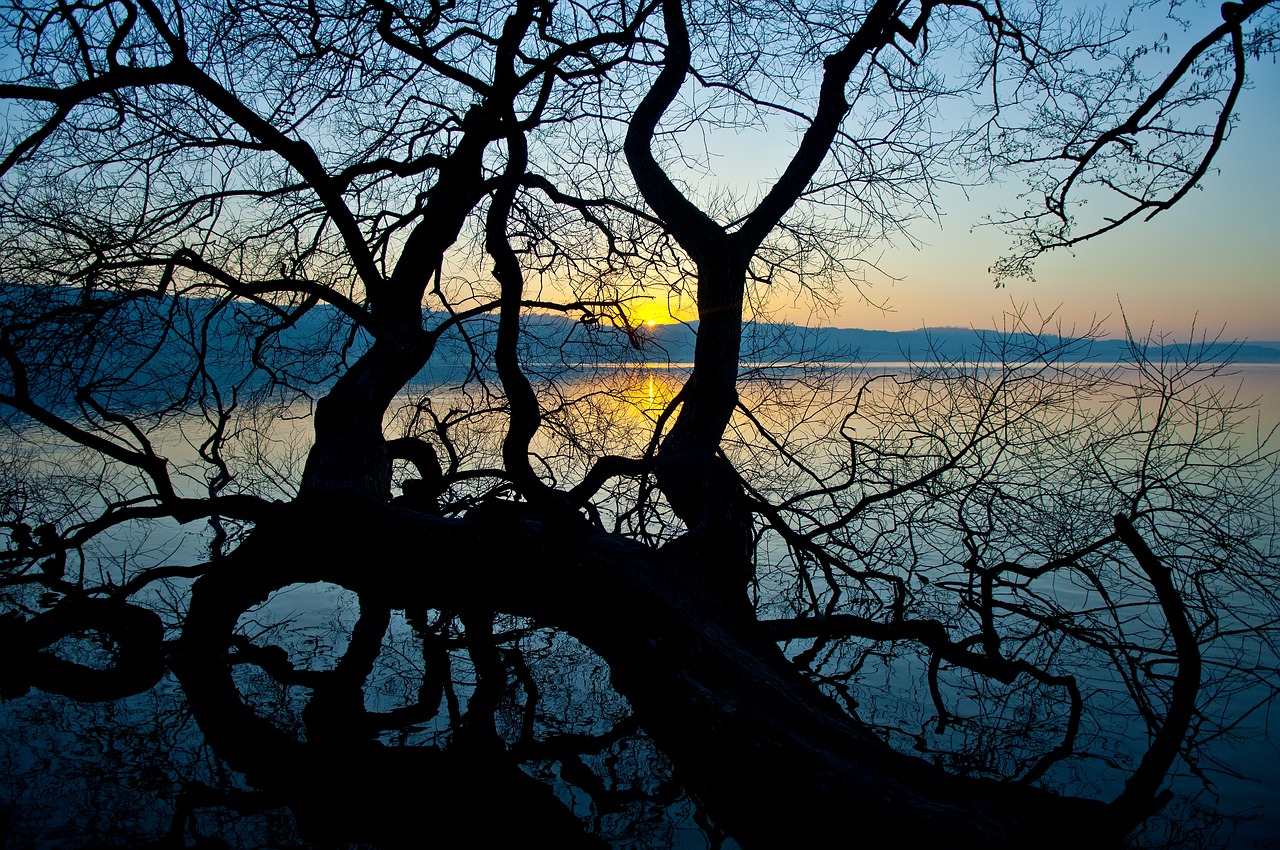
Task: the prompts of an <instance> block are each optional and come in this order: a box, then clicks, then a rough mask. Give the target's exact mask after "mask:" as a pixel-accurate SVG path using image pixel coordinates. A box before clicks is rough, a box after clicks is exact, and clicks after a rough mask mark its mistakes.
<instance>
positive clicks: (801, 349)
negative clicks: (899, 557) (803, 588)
mask: <svg viewBox="0 0 1280 850" xmlns="http://www.w3.org/2000/svg"><path fill="white" fill-rule="evenodd" d="M641 333H643V334H644V335H645V337H646V338H648V339H649V340H650V341H651V345H652V347H653V350H651V351H648V352H645V355H646V356H645V357H644V359H645V360H647V361H653V360H655V359H656V360H661V359H664V358H665V359H669V360H670V361H672V362H688V361H691V360H692V359H693V347H694V343H695V340H696V333H695V326H694V325H662V326H658V327H655V328H646V329H643V330H642V331H641ZM1047 348H1056V349H1057V350H1058V351H1059V355H1060V356H1059V359H1061V360H1063V361H1066V362H1079V363H1084V362H1101V363H1119V362H1125V361H1127V360H1132V359H1133V354H1132V351H1131V344H1130V343H1129V342H1128V341H1127V340H1124V339H1101V340H1091V339H1085V338H1078V337H1058V336H1051V335H1041V336H1039V337H1037V336H1033V335H1031V334H1022V333H1002V332H999V331H983V330H976V329H972V328H922V329H920V330H915V331H881V330H864V329H859V328H808V327H802V326H798V325H786V324H752V323H747V324H746V325H744V328H743V347H742V359H743V360H744V361H747V362H764V363H769V362H778V363H786V362H812V361H826V362H834V363H890V362H892V363H898V362H913V363H932V362H939V361H943V362H951V361H958V360H966V361H975V360H999V359H1001V357H1004V358H1006V359H1014V360H1017V359H1019V356H1020V355H1026V354H1028V353H1030V352H1033V351H1036V350H1045V349H1047ZM1144 350H1145V351H1146V353H1147V356H1148V357H1151V358H1153V359H1159V358H1160V357H1162V356H1163V357H1170V358H1177V359H1186V358H1187V357H1188V356H1191V355H1194V356H1196V357H1199V358H1200V359H1203V360H1209V361H1221V360H1227V359H1230V360H1232V361H1234V362H1237V363H1280V341H1276V342H1273V341H1261V342H1254V341H1245V342H1232V341H1219V342H1214V341H1211V340H1206V341H1204V342H1199V343H1191V344H1188V343H1185V342H1182V343H1169V344H1165V345H1159V344H1147V345H1146V346H1144Z"/></svg>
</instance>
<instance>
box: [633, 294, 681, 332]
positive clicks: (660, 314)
mask: <svg viewBox="0 0 1280 850" xmlns="http://www.w3.org/2000/svg"><path fill="white" fill-rule="evenodd" d="M626 312H627V319H628V321H629V322H630V323H631V326H632V327H642V328H656V327H658V326H659V325H670V324H673V323H675V322H679V321H683V320H685V319H686V318H687V317H685V316H684V312H685V311H684V310H683V309H682V305H679V304H673V303H672V302H671V300H670V299H668V298H665V297H650V298H636V299H633V300H631V301H628V302H627V304H626Z"/></svg>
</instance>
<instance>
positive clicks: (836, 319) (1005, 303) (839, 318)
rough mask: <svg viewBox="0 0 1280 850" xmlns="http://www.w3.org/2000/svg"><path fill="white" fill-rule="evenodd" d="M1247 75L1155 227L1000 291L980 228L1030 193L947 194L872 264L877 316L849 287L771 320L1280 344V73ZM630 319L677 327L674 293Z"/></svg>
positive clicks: (775, 149) (763, 160)
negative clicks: (1013, 318) (1023, 316)
mask: <svg viewBox="0 0 1280 850" xmlns="http://www.w3.org/2000/svg"><path fill="white" fill-rule="evenodd" d="M1208 5H1209V8H1207V9H1202V10H1200V11H1199V13H1198V14H1199V15H1200V16H1201V19H1200V23H1199V24H1197V27H1204V26H1209V25H1212V24H1213V23H1214V22H1216V20H1217V15H1218V11H1217V6H1216V4H1208ZM1206 22H1208V23H1206ZM1248 72H1249V74H1250V79H1251V87H1250V88H1248V89H1246V90H1245V91H1244V92H1243V93H1242V94H1241V97H1240V99H1239V101H1238V103H1237V106H1236V110H1235V112H1236V114H1237V116H1238V122H1237V125H1236V127H1235V128H1234V130H1233V131H1232V133H1231V136H1230V138H1228V140H1227V141H1226V143H1225V144H1224V145H1223V147H1222V149H1221V150H1220V151H1219V152H1218V156H1217V157H1216V159H1215V162H1214V166H1215V168H1214V169H1211V171H1210V173H1209V174H1208V175H1207V176H1206V177H1205V178H1204V179H1203V180H1202V181H1201V183H1200V186H1199V189H1198V190H1197V191H1193V192H1191V193H1189V194H1188V195H1187V196H1186V197H1184V198H1183V199H1182V200H1181V201H1180V202H1179V203H1178V204H1177V205H1176V206H1175V207H1173V208H1172V209H1170V210H1167V211H1165V212H1163V213H1161V214H1160V215H1158V216H1156V217H1155V218H1154V219H1153V220H1151V221H1149V222H1147V221H1142V220H1135V221H1133V222H1129V223H1128V224H1126V225H1125V226H1123V227H1121V228H1119V229H1118V230H1116V231H1113V232H1112V233H1109V234H1106V235H1105V236H1102V237H1100V238H1098V239H1095V240H1093V241H1091V242H1088V243H1085V244H1083V245H1081V246H1079V247H1077V248H1076V249H1075V250H1074V251H1073V252H1066V251H1057V252H1053V253H1051V254H1049V255H1047V256H1044V257H1042V258H1041V259H1040V260H1039V261H1038V262H1037V264H1036V267H1035V278H1036V279H1035V280H1014V281H1009V282H1007V284H1006V285H1005V286H1004V287H1003V288H1000V289H997V288H996V287H995V284H994V280H993V277H992V275H991V274H990V273H989V271H988V268H989V266H990V265H991V264H992V263H993V262H994V261H995V260H996V259H998V258H999V257H1000V256H1001V255H1002V253H1005V252H1006V251H1007V249H1008V247H1009V244H1010V241H1009V238H1008V237H1007V236H1006V235H1005V234H1003V233H1002V232H1000V231H999V230H998V229H996V228H992V227H976V228H975V227H974V225H975V224H977V223H978V222H980V221H981V220H982V217H983V215H984V214H989V213H994V212H996V211H997V210H998V208H999V207H1000V206H1001V203H1002V201H1006V200H1010V199H1012V198H1013V197H1014V196H1015V195H1016V194H1017V193H1018V192H1019V191H1020V190H1021V189H1022V187H1021V186H1020V185H1013V184H1010V185H1005V186H993V187H987V188H985V189H981V190H978V191H976V192H971V193H970V195H969V196H968V197H966V196H965V195H964V194H962V193H960V192H959V191H955V192H952V193H946V192H944V193H943V194H942V195H941V207H942V212H943V216H944V217H943V219H942V221H941V222H940V223H938V222H929V221H921V222H918V224H917V226H915V227H914V228H913V229H912V231H911V234H912V236H913V237H914V238H915V239H916V240H917V241H918V242H920V243H922V244H921V247H920V248H918V249H917V248H913V247H911V246H909V245H901V244H899V245H883V244H882V245H879V246H876V247H873V249H872V251H873V253H872V254H870V255H868V256H867V260H868V262H869V263H870V264H872V265H871V266H869V267H868V270H867V283H868V286H867V288H866V293H867V295H868V297H869V299H870V301H871V302H875V304H873V303H869V302H868V300H867V299H864V298H861V297H860V296H859V294H858V292H857V291H856V290H855V289H854V288H853V287H852V286H846V287H845V288H844V289H843V291H842V292H841V293H840V294H839V295H840V301H841V303H840V304H839V306H838V308H837V309H836V310H835V311H834V312H830V313H826V314H816V313H814V312H813V311H812V309H811V307H810V306H809V305H807V304H804V303H788V302H786V301H785V300H783V301H779V302H777V303H776V304H775V305H774V306H775V310H774V311H773V312H771V313H770V314H769V317H768V318H769V319H771V320H783V321H790V322H794V323H796V324H806V325H827V326H835V327H846V328H867V329H878V330H913V329H919V328H921V327H978V328H992V327H1000V326H1002V325H1003V316H1004V314H1005V313H1006V312H1008V311H1009V310H1011V309H1016V308H1019V307H1023V306H1029V307H1030V309H1031V312H1032V313H1036V312H1037V311H1038V312H1039V313H1040V314H1050V313H1052V314H1054V315H1055V316H1056V318H1057V319H1058V320H1060V321H1061V322H1062V324H1063V328H1064V331H1069V330H1071V329H1075V330H1076V331H1083V330H1085V329H1086V328H1087V327H1088V326H1089V325H1090V324H1091V323H1093V322H1094V321H1098V322H1101V323H1102V326H1103V328H1104V330H1105V331H1106V332H1107V333H1108V334H1109V335H1112V336H1116V335H1121V334H1123V333H1124V323H1125V320H1126V319H1127V321H1128V323H1129V325H1130V326H1131V327H1132V328H1133V329H1134V331H1135V332H1137V333H1139V334H1146V333H1147V332H1148V330H1152V329H1153V330H1154V331H1155V332H1156V333H1167V334H1170V335H1171V336H1172V337H1173V338H1174V339H1177V340H1186V339H1187V338H1188V337H1189V336H1190V335H1191V333H1192V330H1193V328H1194V331H1195V334H1196V336H1197V337H1199V336H1200V335H1201V334H1202V333H1207V334H1208V335H1209V336H1210V337H1213V336H1215V335H1217V334H1219V333H1221V334H1222V336H1223V337H1224V338H1227V339H1250V340H1274V341H1280V232H1277V231H1278V230H1280V228H1278V227H1277V225H1280V207H1278V206H1277V204H1278V203H1280V145H1278V144H1277V141H1276V140H1277V139H1280V65H1277V64H1276V63H1274V62H1272V61H1270V60H1269V59H1265V58H1264V59H1263V60H1262V61H1256V62H1253V63H1251V64H1250V65H1249V66H1248ZM793 141H794V140H793V139H791V138H789V137H783V136H779V137H777V138H774V137H770V136H768V135H766V134H764V133H757V134H755V135H754V136H753V135H751V134H744V135H743V136H742V137H741V138H740V139H738V140H737V141H733V142H732V143H731V144H730V145H728V146H726V149H725V150H722V151H716V152H715V154H714V156H715V159H716V164H717V172H718V173H717V176H718V177H720V178H723V179H724V181H725V182H726V183H727V184H729V185H733V186H734V187H735V192H737V191H742V192H745V193H749V192H750V191H751V190H750V187H751V186H752V185H755V186H760V185H763V184H764V183H767V181H768V180H769V178H770V176H771V175H774V174H777V173H778V169H780V168H781V167H782V166H783V165H785V161H786V157H787V155H788V150H789V146H790V145H791V144H793ZM735 178H737V179H735ZM876 304H884V305H886V307H887V309H884V310H882V309H879V308H878V307H877V306H875V305H876ZM690 306H691V305H690ZM630 311H631V314H632V315H633V316H635V317H636V318H637V320H639V321H651V320H652V321H658V322H665V321H670V320H671V319H670V317H669V316H668V313H667V303H666V294H665V292H664V293H663V294H660V295H657V297H655V298H654V299H653V300H652V301H648V302H635V306H632V307H631V308H630ZM691 312H692V311H690V314H686V315H683V316H680V317H681V318H692V315H691ZM677 314H678V315H679V312H678V311H677Z"/></svg>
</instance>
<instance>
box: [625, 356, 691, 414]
mask: <svg viewBox="0 0 1280 850" xmlns="http://www.w3.org/2000/svg"><path fill="white" fill-rule="evenodd" d="M616 389H617V392H618V396H619V398H620V400H621V401H622V403H623V404H622V407H623V410H622V411H621V412H622V413H623V414H624V415H632V416H635V415H639V416H641V417H643V418H645V419H647V420H649V421H650V422H654V421H656V420H657V419H658V417H659V416H661V415H662V411H663V410H665V409H666V407H667V405H669V404H671V401H672V399H674V398H675V397H676V393H678V392H679V391H680V382H679V381H678V380H675V379H674V378H673V376H671V375H669V374H666V373H665V372H661V371H653V370H648V369H645V370H637V371H636V372H635V373H634V374H633V375H632V376H629V380H627V381H625V382H622V383H620V384H619V385H618V386H617V388H616Z"/></svg>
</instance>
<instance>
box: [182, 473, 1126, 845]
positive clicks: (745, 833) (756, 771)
mask: <svg viewBox="0 0 1280 850" xmlns="http://www.w3.org/2000/svg"><path fill="white" fill-rule="evenodd" d="M303 529H305V532H303ZM356 529H358V530H359V531H358V533H355V530H356ZM713 564H714V553H708V552H703V551H699V550H698V548H697V544H696V543H692V542H689V541H681V542H677V543H675V544H671V545H668V546H667V547H665V548H664V549H662V550H658V551H654V550H650V549H646V548H644V547H642V546H640V545H638V544H635V543H633V542H631V541H627V540H623V539H621V538H618V537H614V536H610V535H606V534H603V533H599V532H595V531H592V530H590V529H588V528H587V527H585V526H581V527H574V528H565V527H559V528H557V527H552V526H550V525H543V524H538V523H534V522H530V521H516V522H506V523H504V524H503V525H502V526H501V527H498V526H495V525H493V524H489V523H484V522H477V521H473V520H446V519H440V518H436V517H430V516H426V515H423V514H417V513H414V512H412V511H407V510H401V509H397V508H394V507H388V506H386V505H381V504H377V503H375V502H373V501H367V500H363V499H355V498H347V497H340V496H325V497H323V498H315V499H309V500H303V501H301V502H299V503H297V504H295V505H292V506H290V507H288V508H286V509H285V510H284V511H283V512H282V515H281V517H280V518H279V521H278V523H272V524H271V526H270V527H267V526H263V527H260V528H259V530H258V531H256V532H255V534H254V536H253V538H252V539H251V540H249V541H247V542H246V543H245V544H244V545H243V546H242V547H241V549H240V550H238V551H237V552H236V553H235V555H234V556H233V557H232V558H230V559H228V561H227V562H226V563H225V564H221V565H219V566H218V567H217V568H216V569H215V570H213V571H211V572H210V573H209V574H207V575H206V576H205V577H203V578H201V579H200V580H199V581H198V582H197V583H196V585H195V587H194V589H193V599H192V606H191V611H190V614H189V616H188V618H187V623H186V628H185V631H184V634H183V637H182V640H181V645H182V649H181V653H180V658H181V662H180V664H179V670H180V672H181V671H185V672H183V673H182V678H183V682H184V685H186V684H188V682H190V681H199V682H202V683H204V684H201V685H199V686H198V687H199V689H200V690H199V692H197V693H194V694H192V696H193V700H192V702H193V705H194V706H195V707H196V709H197V717H198V719H199V720H200V722H201V725H202V727H204V728H205V729H206V733H212V732H213V731H214V730H213V729H212V728H210V724H213V725H216V724H218V723H221V722H224V720H225V718H226V717H227V716H229V715H230V714H232V713H236V712H240V713H244V712H248V711H249V709H247V708H245V707H243V706H240V707H237V706H236V705H235V703H236V701H237V697H236V694H235V691H234V685H233V684H232V682H231V679H230V674H229V672H228V670H227V658H228V656H227V646H228V643H229V639H230V631H231V629H232V628H233V627H234V625H235V621H236V618H237V617H238V616H239V614H240V613H241V612H243V611H244V610H246V609H247V608H248V607H250V606H251V605H253V604H255V603H256V602H258V601H261V600H262V599H264V598H265V597H266V596H267V594H269V593H270V592H271V591H272V590H275V589H277V588H279V587H283V586H285V585H287V584H291V583H295V582H316V581H329V582H334V583H337V584H341V585H343V586H346V587H349V588H351V589H352V590H355V591H356V592H358V593H360V594H361V600H362V603H361V604H362V608H363V607H364V605H365V604H366V600H368V601H369V604H375V602H374V601H375V600H376V604H378V605H387V606H390V607H394V608H412V607H413V606H430V607H437V608H447V609H450V610H458V609H463V608H465V609H472V610H475V609H478V608H484V609H485V610H492V611H500V612H503V613H509V614H515V615H521V616H528V617H532V618H535V619H536V620H537V621H538V622H540V623H542V624H545V625H550V626H555V627H558V628H561V629H564V630H565V631H567V632H568V633H570V634H572V635H574V636H575V637H577V638H578V639H580V640H581V641H582V642H583V643H584V644H586V645H587V646H589V647H591V648H592V649H593V650H595V651H596V652H598V653H599V654H600V655H601V656H602V657H603V658H604V659H605V660H606V661H607V662H608V664H609V666H610V670H611V673H612V680H613V683H614V685H615V687H616V688H617V689H618V691H619V692H620V693H621V694H622V695H623V696H625V697H626V698H627V700H628V701H629V702H630V703H631V705H632V706H633V708H634V710H635V713H636V716H637V718H638V720H639V722H640V724H641V726H642V728H643V729H644V730H645V731H646V732H647V733H648V734H649V735H651V736H652V737H653V739H654V740H655V741H656V742H657V744H658V745H659V747H660V748H661V749H662V750H663V751H664V752H665V753H666V754H667V755H668V756H669V757H670V758H671V760H672V761H673V763H674V765H675V769H676V771H677V776H678V777H679V778H680V780H681V781H682V782H683V783H684V784H685V785H686V787H687V788H688V789H690V790H691V791H692V793H694V794H695V795H696V796H697V797H698V798H699V799H700V800H701V801H702V802H704V803H705V805H706V807H707V809H708V810H709V812H710V813H711V815H712V817H713V818H714V819H715V821H716V822H717V824H719V825H720V826H721V827H723V828H724V829H725V830H726V831H727V832H728V833H729V834H730V835H732V836H733V837H734V838H735V839H736V840H737V841H738V842H739V843H740V844H741V845H742V846H744V847H777V846H784V845H793V846H794V845H796V844H797V843H798V842H799V843H804V842H818V841H823V842H826V841H829V840H830V838H831V837H832V836H839V835H848V836H849V837H850V842H851V843H855V842H856V841H857V840H858V839H859V838H862V837H873V836H875V837H880V836H893V837H895V838H897V839H902V840H905V841H907V842H908V843H911V844H916V843H918V844H919V845H928V846H934V847H939V848H943V847H945V848H962V847H975V848H976V847H983V848H994V847H1009V848H1013V847H1028V846H1036V847H1078V846H1080V845H1081V844H1082V843H1084V842H1088V843H1089V844H1090V845H1092V846H1103V847H1105V846H1119V845H1120V843H1121V839H1122V836H1121V834H1120V832H1121V831H1122V830H1121V829H1120V828H1119V827H1118V825H1117V823H1116V822H1115V821H1114V820H1113V819H1112V818H1111V817H1110V815H1109V810H1108V808H1107V806H1105V805H1104V804H1102V803H1099V802H1096V801H1090V800H1081V799H1075V798H1065V797H1060V796H1057V795H1054V794H1051V793H1049V792H1046V791H1043V790H1040V789H1036V788H1032V787H1026V786H1022V785H1013V784H1006V783H1000V782H995V781H990V780H979V779H971V778H965V777H957V776H953V775H949V774H946V773H945V772H943V771H942V770H940V769H939V768H936V767H934V766H933V765H930V764H928V763H926V762H924V761H923V760H920V759H918V758H915V757H912V756H909V755H905V754H902V753H898V752H896V751H894V750H892V749H891V748H890V747H889V746H887V745H886V744H885V743H884V742H882V741H881V740H879V739H878V738H876V737H875V736H874V735H872V734H871V733H870V732H869V731H867V730H866V729H864V728H862V727H861V726H860V725H859V724H858V723H857V722H856V721H855V720H853V719H852V718H850V717H849V716H848V715H847V714H845V713H843V712H842V711H841V710H840V709H839V707H838V706H837V705H836V704H835V703H834V702H833V701H831V700H830V699H829V698H827V697H826V696H825V695H823V694H822V693H821V691H820V690H819V689H818V688H817V687H816V686H815V685H814V684H813V683H811V682H810V681H808V680H807V679H805V678H804V677H803V676H802V675H801V674H800V673H799V672H798V671H797V670H796V669H795V668H794V667H793V666H792V665H791V664H790V662H789V661H788V660H787V659H786V657H785V656H784V655H783V653H782V652H781V651H780V650H779V648H778V647H777V645H776V644H774V643H772V642H771V641H770V640H769V639H768V637H767V633H766V631H765V630H764V629H763V627H761V625H760V624H759V623H758V622H757V621H756V620H755V618H754V616H753V613H752V611H751V609H750V607H749V605H748V604H747V602H746V600H745V599H744V598H741V597H740V596H738V595H735V594H733V593H731V592H727V591H726V590H725V589H724V588H725V583H724V582H723V577H722V576H719V577H718V578H719V579H720V580H717V576H714V575H712V573H714V572H715V570H714V566H713ZM200 671H206V672H205V673H201V672H200ZM207 671H217V675H216V676H214V677H213V678H209V677H208V676H207V675H206V674H207ZM197 674H198V675H199V678H198V679H195V678H192V677H193V676H197ZM210 682H211V683H212V684H209V683H210ZM202 705H203V706H205V709H204V710H203V711H202V710H201V706H202ZM244 719H245V721H246V722H247V723H249V724H250V725H251V726H254V725H256V726H257V728H260V729H263V730H265V728H266V727H265V725H264V724H265V723H266V721H253V720H252V718H250V717H247V716H246V717H245V718H244ZM241 728H244V727H241ZM238 734H239V733H233V736H232V739H227V738H226V737H223V738H219V737H218V736H217V735H216V734H210V740H211V743H213V745H214V746H215V748H216V749H218V751H219V752H226V750H227V748H230V749H231V750H232V751H236V750H241V751H243V750H244V748H245V747H246V746H249V747H253V746H256V747H261V743H260V742H259V743H258V744H251V743H250V742H249V741H247V740H236V739H235V738H234V736H235V735H238ZM263 734H264V735H266V736H267V737H271V736H273V735H275V734H276V733H273V732H265V731H264V732H263ZM370 746H376V745H373V744H370ZM282 754H283V753H282ZM289 757H290V758H293V757H294V756H289ZM232 761H233V762H234V759H232ZM498 805H499V807H501V804H498Z"/></svg>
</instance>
